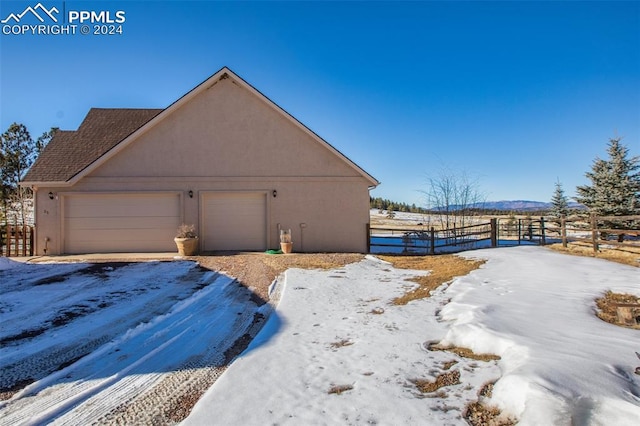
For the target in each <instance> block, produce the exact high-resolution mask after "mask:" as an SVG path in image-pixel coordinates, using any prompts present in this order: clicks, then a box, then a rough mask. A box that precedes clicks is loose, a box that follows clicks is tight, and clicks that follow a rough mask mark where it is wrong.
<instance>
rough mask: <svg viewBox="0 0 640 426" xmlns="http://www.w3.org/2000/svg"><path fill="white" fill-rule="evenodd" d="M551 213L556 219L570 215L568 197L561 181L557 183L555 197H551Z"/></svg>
mask: <svg viewBox="0 0 640 426" xmlns="http://www.w3.org/2000/svg"><path fill="white" fill-rule="evenodd" d="M549 213H550V214H551V216H553V217H556V218H561V217H562V216H567V215H568V214H569V200H568V199H567V196H566V195H564V189H562V184H561V183H560V181H557V182H556V189H555V191H554V192H553V197H551V209H550V211H549Z"/></svg>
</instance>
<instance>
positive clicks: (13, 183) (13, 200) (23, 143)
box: [0, 123, 36, 224]
mask: <svg viewBox="0 0 640 426" xmlns="http://www.w3.org/2000/svg"><path fill="white" fill-rule="evenodd" d="M35 155H36V145H35V142H34V141H33V139H32V138H31V135H30V134H29V131H28V130H27V128H26V126H25V125H24V124H18V123H13V124H12V125H10V126H9V128H8V129H7V131H6V132H4V133H3V134H2V135H1V136H0V161H1V164H0V166H1V167H0V182H1V183H2V208H3V209H4V213H5V215H6V218H7V219H9V214H8V213H9V211H11V212H12V213H13V216H14V220H16V221H17V220H19V221H20V223H21V224H25V222H26V212H27V200H28V199H29V198H30V197H31V190H30V189H29V188H21V187H20V186H18V183H19V182H20V179H22V178H23V177H24V175H25V173H26V172H27V170H28V169H29V167H31V165H32V164H33V160H34V158H35Z"/></svg>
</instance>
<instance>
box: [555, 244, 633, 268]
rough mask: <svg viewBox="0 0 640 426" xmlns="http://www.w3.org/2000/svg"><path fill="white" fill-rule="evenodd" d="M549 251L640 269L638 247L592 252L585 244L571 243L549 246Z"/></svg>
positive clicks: (591, 248)
mask: <svg viewBox="0 0 640 426" xmlns="http://www.w3.org/2000/svg"><path fill="white" fill-rule="evenodd" d="M547 247H549V248H550V249H552V250H556V251H559V252H562V253H567V254H573V255H576V256H585V257H597V258H599V259H605V260H610V261H612V262H617V263H622V264H624V265H631V266H635V267H638V268H640V247H635V246H624V247H621V248H619V249H610V248H604V247H602V246H601V247H600V251H598V252H594V251H593V246H592V245H591V244H590V243H587V242H573V243H571V244H569V245H568V246H567V247H562V244H551V245H549V246H547Z"/></svg>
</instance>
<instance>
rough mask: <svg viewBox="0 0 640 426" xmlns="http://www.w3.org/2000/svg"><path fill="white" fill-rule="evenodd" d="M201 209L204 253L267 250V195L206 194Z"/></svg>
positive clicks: (243, 193)
mask: <svg viewBox="0 0 640 426" xmlns="http://www.w3.org/2000/svg"><path fill="white" fill-rule="evenodd" d="M201 206H202V216H201V217H202V225H201V226H202V228H201V229H202V238H203V241H202V249H203V250H205V251H217V250H234V251H239V250H246V251H262V250H266V248H267V197H266V193H265V192H212V193H205V194H203V195H202V203H201Z"/></svg>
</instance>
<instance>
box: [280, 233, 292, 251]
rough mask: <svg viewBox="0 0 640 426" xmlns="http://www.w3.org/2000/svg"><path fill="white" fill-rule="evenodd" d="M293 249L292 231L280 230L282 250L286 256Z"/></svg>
mask: <svg viewBox="0 0 640 426" xmlns="http://www.w3.org/2000/svg"><path fill="white" fill-rule="evenodd" d="M292 249H293V243H292V242H291V229H287V230H285V229H281V230H280V250H282V252H283V253H284V254H289V253H291V250H292Z"/></svg>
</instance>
